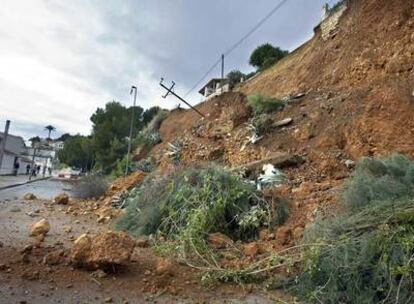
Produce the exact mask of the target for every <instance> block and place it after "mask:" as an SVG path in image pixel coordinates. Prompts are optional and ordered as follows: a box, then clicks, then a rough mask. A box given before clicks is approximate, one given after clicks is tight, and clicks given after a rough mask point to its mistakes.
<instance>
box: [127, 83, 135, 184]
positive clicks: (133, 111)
mask: <svg viewBox="0 0 414 304" xmlns="http://www.w3.org/2000/svg"><path fill="white" fill-rule="evenodd" d="M132 93H134V105H133V107H132V111H131V112H132V113H131V125H130V126H129V140H128V152H127V159H126V164H125V176H127V175H128V167H129V156H130V154H131V147H132V132H133V130H134V119H135V105H136V104H137V87H136V86H132V87H131V92H130V95H132Z"/></svg>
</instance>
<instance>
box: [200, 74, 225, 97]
mask: <svg viewBox="0 0 414 304" xmlns="http://www.w3.org/2000/svg"><path fill="white" fill-rule="evenodd" d="M228 91H230V84H229V81H228V79H226V78H213V79H211V80H210V81H209V82H208V83H207V84H206V85H205V86H204V87H202V88H201V90H200V91H198V93H200V94H201V95H203V96H204V97H205V98H211V97H213V96H218V95H220V94H221V93H224V92H228Z"/></svg>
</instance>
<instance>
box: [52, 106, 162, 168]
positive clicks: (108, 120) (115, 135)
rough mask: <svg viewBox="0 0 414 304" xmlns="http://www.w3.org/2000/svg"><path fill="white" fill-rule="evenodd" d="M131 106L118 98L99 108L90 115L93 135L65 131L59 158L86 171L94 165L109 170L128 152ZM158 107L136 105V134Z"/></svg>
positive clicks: (134, 126)
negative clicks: (118, 100)
mask: <svg viewBox="0 0 414 304" xmlns="http://www.w3.org/2000/svg"><path fill="white" fill-rule="evenodd" d="M132 110H133V107H125V106H123V105H122V104H121V103H119V102H116V101H112V102H108V103H107V104H106V105H105V107H104V108H98V109H97V110H96V111H95V113H93V114H92V116H91V117H90V120H91V122H92V133H91V135H88V136H83V135H80V134H77V135H70V134H63V135H62V136H61V137H60V139H61V140H63V141H64V148H63V149H62V150H60V151H59V152H58V158H59V161H60V162H61V163H64V164H66V165H68V166H70V167H77V168H79V169H82V170H84V171H90V170H92V169H94V170H97V171H100V172H102V173H105V174H107V173H110V172H111V171H112V170H114V169H115V168H116V166H117V163H118V161H119V160H120V159H122V158H123V157H124V156H125V154H126V153H127V147H128V140H129V138H128V136H129V129H130V123H131V115H132ZM159 110H160V108H159V107H152V108H149V109H147V110H144V109H143V108H141V107H140V106H136V107H135V109H134V113H135V120H134V125H133V134H134V135H135V136H136V135H137V134H138V133H139V131H141V130H142V129H143V128H144V127H145V126H146V125H147V124H148V123H149V122H150V121H151V120H152V118H153V117H154V116H155V115H156V114H157V113H158V111H159Z"/></svg>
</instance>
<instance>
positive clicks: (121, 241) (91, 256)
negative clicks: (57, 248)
mask: <svg viewBox="0 0 414 304" xmlns="http://www.w3.org/2000/svg"><path fill="white" fill-rule="evenodd" d="M134 247H135V242H134V240H133V239H132V238H131V237H130V236H129V235H128V234H126V233H124V232H112V231H108V232H104V233H101V234H98V235H96V236H89V235H87V234H82V235H81V236H80V237H79V238H78V239H76V240H75V242H74V245H73V247H72V249H71V252H70V255H69V256H70V261H71V262H72V264H74V265H75V266H78V267H85V268H90V269H98V268H106V267H108V266H117V265H124V264H126V263H128V262H129V261H130V258H131V255H132V252H133V250H134Z"/></svg>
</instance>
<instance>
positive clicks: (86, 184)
mask: <svg viewBox="0 0 414 304" xmlns="http://www.w3.org/2000/svg"><path fill="white" fill-rule="evenodd" d="M107 188H108V181H107V179H106V178H105V177H103V176H99V175H86V176H84V177H82V179H81V180H80V181H79V183H77V184H76V185H75V186H74V187H73V189H72V193H73V195H74V197H76V198H81V199H92V198H94V199H98V198H100V197H101V196H103V195H104V194H105V192H106V190H107Z"/></svg>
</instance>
